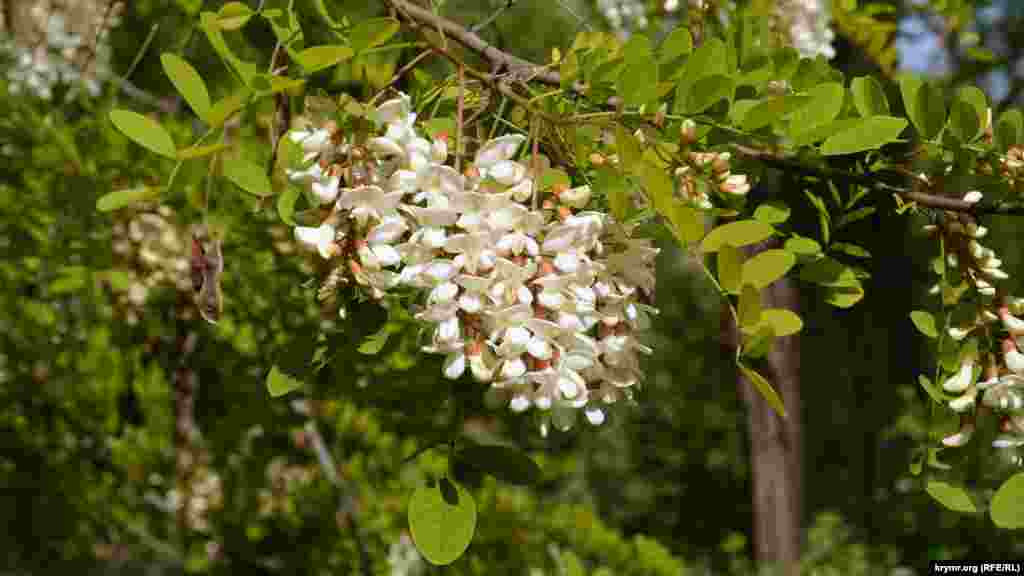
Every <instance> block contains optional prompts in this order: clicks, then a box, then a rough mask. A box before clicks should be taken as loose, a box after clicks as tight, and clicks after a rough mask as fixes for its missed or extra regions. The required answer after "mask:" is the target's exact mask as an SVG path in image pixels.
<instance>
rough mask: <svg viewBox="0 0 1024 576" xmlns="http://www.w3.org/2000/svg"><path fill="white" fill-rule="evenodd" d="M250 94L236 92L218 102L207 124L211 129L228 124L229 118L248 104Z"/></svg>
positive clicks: (211, 109) (211, 111)
mask: <svg viewBox="0 0 1024 576" xmlns="http://www.w3.org/2000/svg"><path fill="white" fill-rule="evenodd" d="M249 96H250V92H249V91H248V90H243V91H241V92H235V93H234V94H230V95H228V96H225V97H223V98H221V99H220V100H218V101H217V102H216V103H215V104H214V105H213V107H212V108H210V113H209V116H208V117H207V118H205V120H206V122H207V123H208V124H209V125H210V127H211V128H219V127H220V126H221V125H222V124H224V123H225V122H227V120H228V118H230V117H231V115H232V114H234V113H235V112H237V111H238V110H241V109H242V106H245V104H246V102H248V101H249Z"/></svg>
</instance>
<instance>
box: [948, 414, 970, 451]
mask: <svg viewBox="0 0 1024 576" xmlns="http://www.w3.org/2000/svg"><path fill="white" fill-rule="evenodd" d="M973 435H974V421H973V420H972V419H971V418H970V417H969V416H963V417H961V418H960V431H959V432H957V433H956V434H953V435H952V436H946V437H945V438H943V439H942V443H943V445H945V446H949V447H950V448H959V447H961V446H964V445H965V444H967V442H969V441H970V439H971V436H973Z"/></svg>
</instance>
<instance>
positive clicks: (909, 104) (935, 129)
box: [900, 76, 946, 140]
mask: <svg viewBox="0 0 1024 576" xmlns="http://www.w3.org/2000/svg"><path fill="white" fill-rule="evenodd" d="M900 93H901V94H902V95H903V105H904V107H905V108H906V110H907V116H909V117H910V120H911V122H913V123H914V127H915V128H917V131H918V132H919V133H920V134H921V137H922V138H924V139H926V140H930V139H932V138H934V137H935V136H937V135H938V134H939V132H940V131H941V130H942V127H943V126H944V125H945V124H946V103H945V102H944V100H943V98H942V93H941V92H939V90H938V89H937V88H936V87H934V86H932V85H930V84H928V83H927V82H923V81H922V80H921V79H920V78H915V77H913V76H904V77H903V78H901V79H900Z"/></svg>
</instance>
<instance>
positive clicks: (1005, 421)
mask: <svg viewBox="0 0 1024 576" xmlns="http://www.w3.org/2000/svg"><path fill="white" fill-rule="evenodd" d="M999 431H1000V432H1002V433H1003V434H1009V433H1010V432H1012V431H1013V422H1011V421H1010V417H1009V416H1003V417H1002V418H1000V419H999Z"/></svg>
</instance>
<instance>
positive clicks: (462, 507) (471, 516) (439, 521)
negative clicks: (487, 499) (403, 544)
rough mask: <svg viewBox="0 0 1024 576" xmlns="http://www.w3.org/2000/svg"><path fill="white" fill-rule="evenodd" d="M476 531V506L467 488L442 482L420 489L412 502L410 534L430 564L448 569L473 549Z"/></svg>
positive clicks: (410, 503) (449, 482)
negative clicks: (472, 541)
mask: <svg viewBox="0 0 1024 576" xmlns="http://www.w3.org/2000/svg"><path fill="white" fill-rule="evenodd" d="M475 530H476V503H475V502H474V501H473V497H472V496H470V494H469V492H467V491H466V490H465V489H464V488H462V487H461V486H459V485H458V484H456V483H455V482H453V481H451V480H449V479H447V478H442V479H441V480H440V481H439V482H437V483H436V484H435V485H434V486H420V487H419V488H417V489H416V491H415V492H413V494H412V497H411V498H410V499H409V531H410V532H411V533H412V541H413V543H414V544H416V549H417V550H419V551H420V553H421V554H423V557H424V558H426V559H427V561H428V562H430V563H431V564H434V565H435V566H444V565H447V564H451V563H452V562H454V561H456V560H457V559H458V558H459V557H460V556H462V554H463V553H464V552H465V551H466V548H468V547H469V543H470V541H471V540H472V539H473V532H474V531H475Z"/></svg>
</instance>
